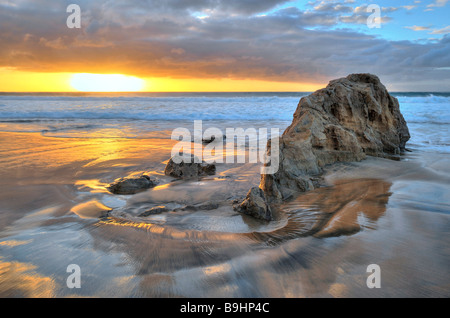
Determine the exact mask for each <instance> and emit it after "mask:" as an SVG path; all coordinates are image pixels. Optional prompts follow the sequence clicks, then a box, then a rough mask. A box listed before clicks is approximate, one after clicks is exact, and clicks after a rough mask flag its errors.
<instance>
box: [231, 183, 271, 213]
mask: <svg viewBox="0 0 450 318" xmlns="http://www.w3.org/2000/svg"><path fill="white" fill-rule="evenodd" d="M237 210H238V212H240V213H243V214H247V215H250V216H252V217H254V218H257V219H260V220H265V221H271V220H273V213H272V209H271V208H270V205H269V204H268V203H267V200H266V196H265V194H264V191H263V190H261V189H260V188H257V187H254V188H252V189H251V190H250V191H249V192H248V194H247V197H246V199H245V200H244V202H242V203H241V204H240V205H239V206H238V208H237Z"/></svg>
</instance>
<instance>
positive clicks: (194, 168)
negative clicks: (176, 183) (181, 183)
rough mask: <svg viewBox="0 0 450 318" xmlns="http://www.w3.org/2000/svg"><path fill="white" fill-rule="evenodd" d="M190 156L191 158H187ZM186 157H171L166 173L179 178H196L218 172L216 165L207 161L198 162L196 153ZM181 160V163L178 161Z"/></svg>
mask: <svg viewBox="0 0 450 318" xmlns="http://www.w3.org/2000/svg"><path fill="white" fill-rule="evenodd" d="M187 158H189V159H187ZM187 158H184V159H183V157H182V156H178V157H173V158H170V160H169V162H168V163H167V166H166V169H165V170H164V174H165V175H166V176H169V177H173V178H177V179H194V178H198V177H204V176H212V175H215V174H216V166H215V165H213V164H208V163H206V162H202V163H197V162H195V161H198V160H195V159H197V158H196V157H195V156H194V155H191V156H190V157H189V156H188V157H187ZM178 162H179V163H178Z"/></svg>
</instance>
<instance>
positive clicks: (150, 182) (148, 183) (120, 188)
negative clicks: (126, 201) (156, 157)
mask: <svg viewBox="0 0 450 318" xmlns="http://www.w3.org/2000/svg"><path fill="white" fill-rule="evenodd" d="M157 184H158V182H157V180H156V179H153V178H151V177H150V176H147V175H142V176H139V177H128V178H120V179H117V180H115V181H114V182H113V183H111V184H110V185H109V186H108V187H107V189H108V191H110V192H111V193H113V194H123V195H127V194H136V193H138V192H142V191H145V190H147V189H150V188H153V187H155V186H156V185H157Z"/></svg>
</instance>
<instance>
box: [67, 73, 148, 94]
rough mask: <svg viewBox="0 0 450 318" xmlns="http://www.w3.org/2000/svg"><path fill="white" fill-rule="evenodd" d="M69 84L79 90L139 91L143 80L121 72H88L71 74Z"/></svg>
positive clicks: (143, 82) (142, 86) (143, 83)
mask: <svg viewBox="0 0 450 318" xmlns="http://www.w3.org/2000/svg"><path fill="white" fill-rule="evenodd" d="M70 85H71V86H72V87H73V88H74V89H76V90H77V91H80V92H139V91H142V89H143V88H144V85H145V81H144V80H142V79H140V78H137V77H133V76H126V75H121V74H88V73H80V74H74V75H72V78H71V80H70Z"/></svg>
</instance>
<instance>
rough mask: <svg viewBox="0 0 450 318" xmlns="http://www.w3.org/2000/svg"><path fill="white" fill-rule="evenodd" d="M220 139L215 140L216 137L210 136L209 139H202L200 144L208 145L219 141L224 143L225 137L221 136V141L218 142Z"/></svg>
mask: <svg viewBox="0 0 450 318" xmlns="http://www.w3.org/2000/svg"><path fill="white" fill-rule="evenodd" d="M216 139H217V141H216ZM219 139H220V138H216V136H211V138H203V139H202V143H204V144H210V143H212V142H213V141H215V142H220V141H222V142H223V141H225V140H226V139H227V138H226V136H222V140H219Z"/></svg>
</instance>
